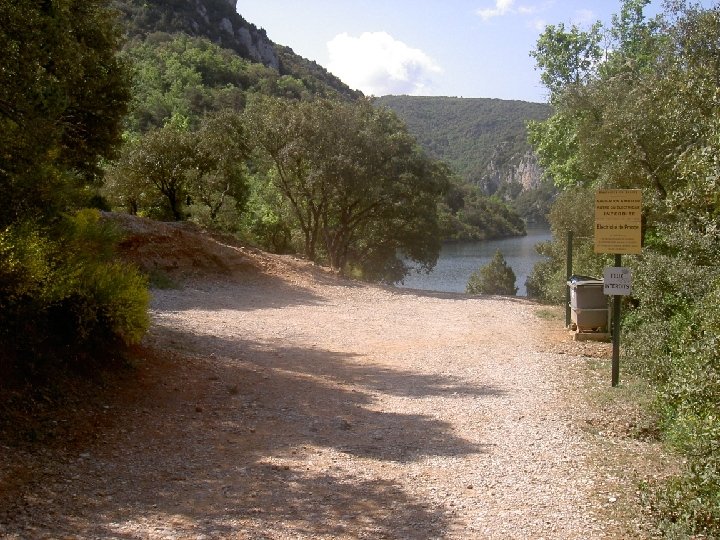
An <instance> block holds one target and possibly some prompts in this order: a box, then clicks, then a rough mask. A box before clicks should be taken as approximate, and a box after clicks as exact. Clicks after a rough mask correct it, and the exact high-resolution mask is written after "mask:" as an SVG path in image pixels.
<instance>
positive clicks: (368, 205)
mask: <svg viewBox="0 0 720 540" xmlns="http://www.w3.org/2000/svg"><path fill="white" fill-rule="evenodd" d="M247 115H248V126H251V127H249V128H248V129H253V130H254V133H255V135H254V137H253V139H254V140H255V141H257V143H258V145H259V147H260V148H261V149H262V151H263V153H264V154H265V155H266V156H267V158H268V160H269V161H270V163H272V167H271V170H270V171H269V174H268V176H269V178H270V179H271V180H272V181H273V183H274V184H275V186H276V187H277V189H278V190H279V191H280V192H281V193H283V195H284V197H285V199H286V200H287V201H288V204H289V206H290V207H291V208H292V210H293V214H294V217H295V219H296V220H297V223H298V226H299V228H300V229H301V231H302V233H303V237H304V248H305V254H306V256H308V257H309V258H311V259H313V260H319V259H320V258H323V259H324V260H326V261H327V262H328V264H330V266H331V267H333V268H335V269H338V270H347V269H348V268H349V267H355V268H359V269H361V270H362V272H363V273H364V275H366V276H369V275H372V276H373V277H382V278H385V279H389V280H391V281H394V280H397V279H400V278H401V277H402V276H403V275H404V273H405V270H406V269H405V267H404V266H403V265H402V264H400V261H399V259H397V252H398V250H404V251H405V253H406V255H408V256H409V257H411V258H413V259H415V260H417V261H418V262H420V263H421V264H424V265H427V266H432V265H433V264H434V263H435V260H436V258H437V255H438V252H439V248H440V244H439V239H440V236H439V227H438V223H437V203H438V200H439V199H438V198H439V196H440V194H441V193H442V191H443V190H444V189H445V187H446V185H447V181H448V175H449V174H448V171H447V169H446V168H444V167H440V166H438V165H437V164H435V163H434V162H433V161H431V160H430V159H429V158H427V157H426V156H425V155H424V154H422V153H421V152H420V151H419V150H418V148H417V147H416V145H415V141H414V139H413V138H412V137H411V136H410V135H409V134H408V133H407V130H406V129H405V126H404V125H403V124H402V123H401V122H400V121H399V120H398V119H397V117H396V116H395V115H394V114H393V113H391V112H390V111H388V110H385V109H377V108H375V107H373V106H372V105H371V104H370V103H369V102H367V101H362V102H359V103H353V104H351V103H341V102H335V101H328V100H320V101H316V102H306V103H301V102H287V101H279V100H263V101H260V102H257V103H255V104H253V106H251V107H250V108H249V110H248V111H247Z"/></svg>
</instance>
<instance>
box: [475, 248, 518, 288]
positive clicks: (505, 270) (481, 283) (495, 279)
mask: <svg viewBox="0 0 720 540" xmlns="http://www.w3.org/2000/svg"><path fill="white" fill-rule="evenodd" d="M515 280H516V277H515V272H513V269H512V268H510V266H508V264H507V262H506V261H505V257H503V254H502V253H500V250H498V251H496V252H495V255H494V257H493V259H492V261H490V262H489V263H488V264H487V265H485V266H483V267H481V268H479V269H478V270H477V271H475V272H473V274H472V275H471V276H470V280H469V281H468V284H467V288H466V291H467V292H468V293H469V294H504V295H509V296H515V294H517V291H518V288H517V287H516V286H515Z"/></svg>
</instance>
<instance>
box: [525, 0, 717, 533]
mask: <svg viewBox="0 0 720 540" xmlns="http://www.w3.org/2000/svg"><path fill="white" fill-rule="evenodd" d="M647 4H648V2H647V0H624V1H623V2H622V8H621V12H620V14H619V15H618V16H616V17H615V18H614V19H613V25H612V27H611V29H610V30H609V32H608V33H607V34H606V36H607V40H608V42H609V49H608V51H606V59H605V61H604V62H602V63H599V64H597V65H592V64H591V65H588V69H587V71H583V74H582V77H579V78H576V79H575V80H574V81H569V80H566V79H563V78H562V77H558V76H556V75H555V74H554V73H555V72H553V71H550V72H547V73H546V75H547V76H548V77H550V80H551V81H552V82H553V83H557V85H556V86H551V91H552V92H553V104H554V105H555V107H556V114H555V116H553V117H552V118H551V119H550V120H549V121H548V122H546V123H543V124H536V125H534V126H532V127H531V136H532V139H533V143H534V144H535V145H536V147H537V148H538V154H539V156H540V159H541V163H542V164H543V166H544V167H545V169H546V171H548V173H549V174H550V175H552V176H553V179H554V180H555V181H556V183H558V184H559V185H560V186H563V187H565V188H566V190H567V192H568V193H570V192H574V191H577V193H578V197H579V200H578V201H577V208H575V209H574V207H575V205H574V204H571V205H568V204H565V203H564V200H566V199H565V197H568V198H567V200H571V196H565V195H564V194H563V196H561V197H560V198H559V199H558V202H557V203H556V208H557V209H558V212H556V211H555V210H554V216H553V215H551V223H552V224H553V233H554V236H555V240H554V241H553V242H552V243H551V244H548V245H545V246H543V247H542V249H543V250H544V251H545V253H546V254H548V255H550V259H549V260H548V261H545V262H543V263H542V264H541V265H540V266H538V267H536V270H535V272H534V273H533V276H532V279H531V281H532V284H531V283H528V289H529V290H531V289H532V290H533V291H534V292H539V293H540V295H541V296H542V297H544V298H546V299H558V296H559V295H558V294H557V293H559V290H558V289H556V288H554V287H555V285H554V284H557V283H559V282H560V277H561V273H562V265H561V263H560V260H561V258H560V253H559V252H560V246H561V245H562V236H561V235H563V234H564V231H565V230H576V231H578V229H580V231H579V232H580V234H581V235H582V234H583V232H582V231H583V230H587V226H588V225H591V219H592V211H591V206H590V205H591V200H592V199H591V196H590V193H589V192H586V191H585V190H578V189H577V188H575V187H574V186H584V185H587V186H592V188H596V187H619V188H637V189H642V190H643V225H644V227H643V229H644V248H643V252H642V254H641V255H639V256H635V257H627V258H626V260H625V262H624V264H628V265H630V266H631V267H632V268H633V270H634V272H633V276H634V278H633V281H634V283H633V298H632V299H630V301H628V302H627V304H628V305H627V309H626V310H625V313H626V316H625V320H624V331H625V334H626V335H625V337H624V339H623V341H624V342H625V343H626V344H627V351H626V356H627V359H628V362H627V365H628V367H629V368H630V369H633V370H635V371H636V372H638V373H640V374H642V375H643V376H644V377H646V378H647V379H648V380H649V381H651V382H652V383H653V384H654V386H655V390H656V393H657V402H656V407H657V410H658V412H659V416H660V418H661V419H662V422H661V427H662V429H663V433H664V435H665V437H666V439H667V440H668V442H669V443H671V444H672V445H673V446H674V447H675V448H677V449H678V450H679V451H680V452H682V454H683V455H684V456H685V459H686V462H687V467H686V470H685V471H684V474H683V475H682V476H680V477H678V478H676V479H673V480H671V481H670V482H668V483H667V484H666V485H665V486H664V487H662V488H661V489H660V490H659V491H657V492H655V493H654V494H652V495H651V497H650V499H651V503H652V507H653V508H654V510H655V511H656V512H657V513H658V518H659V520H660V521H662V522H663V525H664V527H665V530H666V533H667V535H668V536H670V537H692V536H694V535H702V536H703V537H707V538H715V537H718V536H720V499H719V497H718V493H720V467H719V466H718V463H719V462H720V428H718V426H719V425H720V423H719V422H718V403H720V383H719V381H720V375H719V373H720V348H719V347H718V342H717V336H718V335H719V334H720V333H719V331H718V330H719V327H718V323H719V321H720V316H719V315H718V313H719V310H718V307H717V306H718V300H720V297H719V296H718V295H719V294H720V293H719V292H718V284H719V283H720V268H719V267H718V261H720V228H719V227H718V222H719V221H718V219H719V217H720V198H719V197H718V187H720V186H718V178H719V177H720V160H719V159H718V155H719V154H720V122H719V121H718V117H719V115H720V93H719V92H718V85H717V81H718V80H719V79H720V60H718V58H720V56H719V53H720V45H718V44H719V43H720V12H719V11H718V9H717V6H715V7H714V8H709V9H705V8H701V7H696V6H688V3H686V2H683V1H673V2H667V3H666V4H665V13H663V14H662V15H661V16H659V17H656V18H653V19H649V20H648V19H646V18H645V16H644V14H643V8H644V7H645V6H646V5H647ZM543 37H544V38H546V39H553V40H555V43H553V44H552V45H553V47H555V46H557V47H558V48H559V49H558V50H560V51H562V45H563V43H564V41H563V40H564V39H565V38H566V37H567V36H564V35H560V34H557V33H556V34H552V33H546V34H545V35H544V36H543ZM588 43H591V41H588ZM542 45H543V46H545V45H547V43H543V44H542ZM553 50H554V49H552V48H548V47H546V48H544V49H542V50H541V51H540V52H542V53H543V54H546V53H547V54H549V55H550V57H549V58H547V60H548V62H547V63H546V64H541V67H543V68H547V66H550V65H553V66H555V65H556V64H554V63H553V62H557V65H558V66H560V68H562V67H563V63H564V62H565V63H567V62H568V59H567V58H566V57H564V56H563V55H562V54H560V52H557V50H555V52H552V51H553ZM548 51H550V52H548ZM565 67H567V68H568V69H570V70H572V69H573V66H572V65H569V64H567V65H566V66H565ZM560 71H561V70H560ZM582 201H585V203H584V204H581V203H582ZM560 209H562V212H559V210H560ZM583 215H585V217H583ZM562 216H565V217H564V218H563V217H562ZM578 224H581V226H580V227H579V226H578ZM576 250H580V251H584V250H587V252H586V253H585V254H580V255H579V257H577V258H576V261H580V262H579V267H578V266H576V267H575V268H574V270H575V272H576V273H588V274H593V273H595V272H593V268H594V264H596V263H593V262H592V261H593V259H594V260H595V261H596V262H597V263H601V262H602V257H592V256H591V254H590V253H589V249H588V244H587V243H586V242H583V241H581V242H580V245H578V246H577V248H576ZM595 267H596V268H598V269H599V268H600V265H597V266H595ZM595 274H596V273H595ZM596 275H597V274H596ZM531 285H532V287H531Z"/></svg>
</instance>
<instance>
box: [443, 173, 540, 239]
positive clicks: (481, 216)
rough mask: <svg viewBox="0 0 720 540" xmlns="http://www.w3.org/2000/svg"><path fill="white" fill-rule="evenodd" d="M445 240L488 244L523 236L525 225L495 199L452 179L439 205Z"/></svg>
mask: <svg viewBox="0 0 720 540" xmlns="http://www.w3.org/2000/svg"><path fill="white" fill-rule="evenodd" d="M440 220H441V230H442V236H443V238H444V239H445V240H450V241H466V240H489V239H493V238H504V237H508V236H520V235H524V234H526V231H525V223H524V222H523V220H522V219H521V218H520V216H518V215H517V214H516V213H515V212H513V211H512V210H511V209H510V208H509V206H508V205H507V204H506V203H505V202H504V201H502V200H500V199H499V198H497V197H487V196H486V195H484V194H483V193H482V192H481V190H480V188H478V187H477V186H473V185H471V184H467V183H464V182H462V181H459V180H457V179H455V181H453V182H451V183H450V186H449V189H448V190H447V192H446V194H445V197H444V200H443V202H442V204H441V205H440Z"/></svg>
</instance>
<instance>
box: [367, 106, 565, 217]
mask: <svg viewBox="0 0 720 540" xmlns="http://www.w3.org/2000/svg"><path fill="white" fill-rule="evenodd" d="M377 103H378V104H381V105H383V106H386V107H389V108H390V109H392V110H393V111H395V112H396V113H397V114H398V116H400V118H402V119H403V120H404V121H405V122H406V123H407V125H408V128H409V129H410V132H411V133H412V134H413V135H415V137H417V139H418V142H419V143H420V145H421V146H422V147H423V148H424V149H425V150H426V151H427V152H429V153H430V155H431V156H433V157H435V158H437V159H442V160H443V161H445V162H447V163H448V164H449V165H450V166H451V167H452V169H453V171H455V172H456V173H457V174H458V175H459V176H460V178H462V180H464V181H465V182H467V183H468V184H470V185H472V186H477V187H478V188H479V189H480V191H481V193H483V194H485V195H496V196H497V198H498V199H501V200H504V201H506V202H508V203H509V204H510V205H511V207H512V208H513V210H514V211H515V212H517V213H518V214H520V215H521V216H522V217H523V218H524V219H525V220H526V221H529V222H542V221H544V220H545V219H546V215H547V213H548V212H549V209H550V203H551V201H552V199H553V198H554V195H555V190H554V189H553V188H552V186H551V185H549V184H548V183H547V182H543V178H542V170H541V168H540V166H539V164H538V162H537V158H536V156H535V153H534V152H533V151H532V148H531V147H530V144H529V142H528V138H527V129H526V124H527V122H528V121H533V120H534V121H537V120H544V119H546V118H547V117H548V116H550V114H551V113H552V107H550V106H549V105H546V104H543V103H528V102H525V101H508V100H501V99H484V98H455V97H419V96H383V97H380V98H377Z"/></svg>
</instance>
